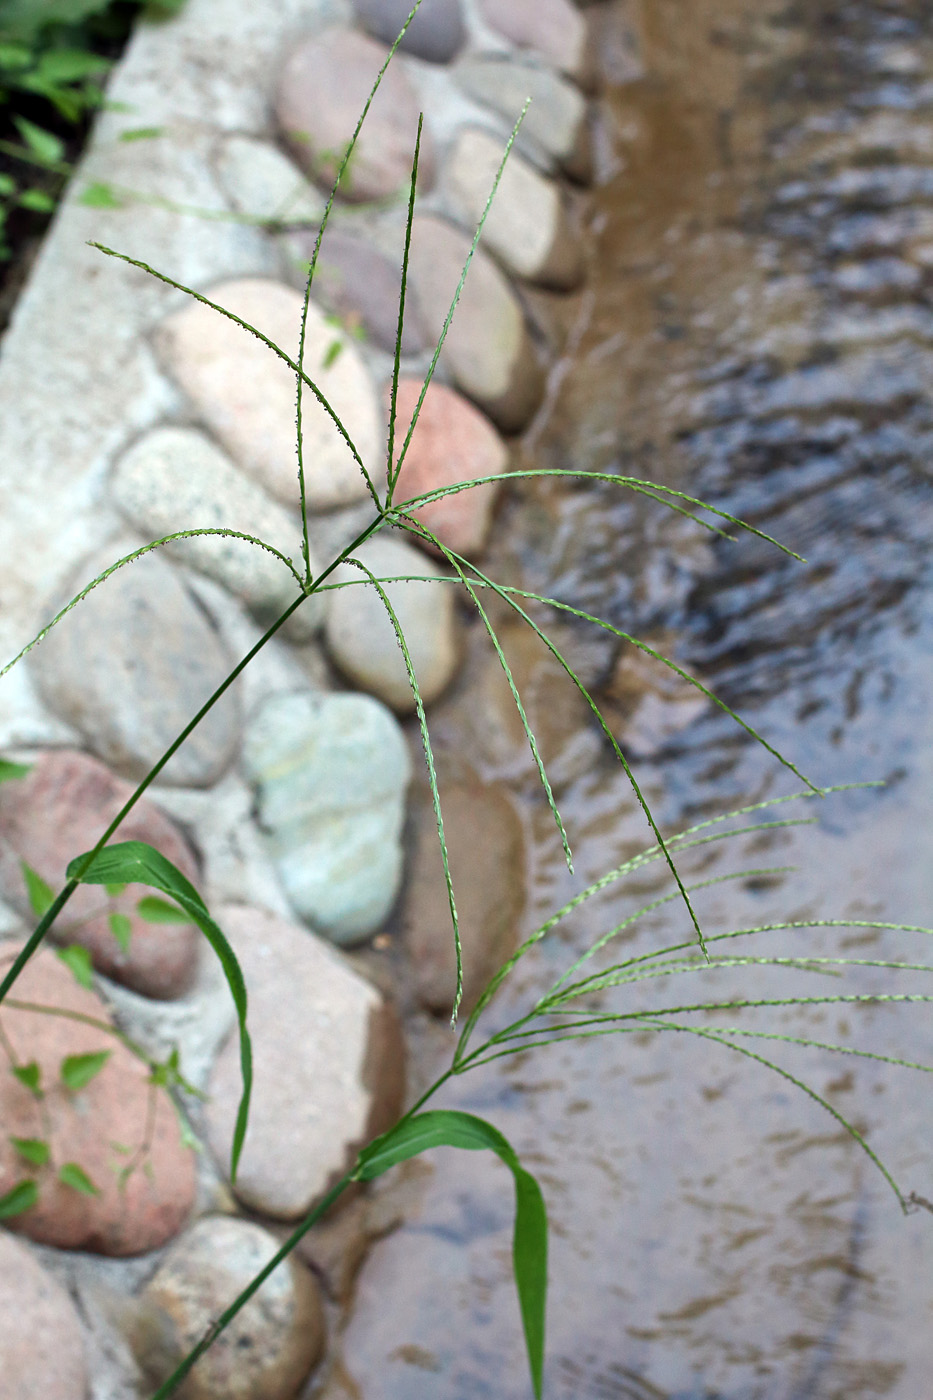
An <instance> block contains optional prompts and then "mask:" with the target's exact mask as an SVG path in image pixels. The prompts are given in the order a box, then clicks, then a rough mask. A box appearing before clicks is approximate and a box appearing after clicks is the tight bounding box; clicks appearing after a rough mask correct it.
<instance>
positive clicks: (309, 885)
mask: <svg viewBox="0 0 933 1400" xmlns="http://www.w3.org/2000/svg"><path fill="white" fill-rule="evenodd" d="M244 757H245V762H246V767H247V772H248V774H249V776H250V778H251V779H252V781H253V782H254V783H255V784H256V786H257V789H258V812H259V820H260V823H261V825H262V826H263V828H264V829H265V831H266V833H267V838H268V844H269V849H270V852H271V855H272V858H273V860H274V862H275V866H276V869H277V871H278V874H279V878H280V880H281V882H282V886H283V888H284V890H285V893H286V895H287V896H288V899H289V901H290V903H291V905H292V907H293V908H294V909H295V911H296V912H297V913H299V914H300V915H301V917H302V918H304V919H307V920H308V922H309V923H310V924H311V925H312V927H313V928H314V929H315V930H317V931H318V932H319V933H322V934H324V935H325V936H326V937H327V938H329V939H331V941H332V942H335V943H340V944H353V943H358V942H360V941H361V940H362V939H365V938H367V937H368V936H369V935H370V934H372V933H375V932H376V931H377V930H378V929H379V928H381V926H382V924H383V923H384V922H385V920H386V918H387V917H388V915H389V912H390V911H391V909H392V906H393V904H394V903H395V898H396V895H397V894H398V889H399V884H400V881H401V877H402V847H401V835H402V827H403V824H404V820H405V793H406V789H407V787H408V782H409V779H410V776H411V760H410V757H409V753H408V745H407V743H406V742H405V737H404V735H403V734H402V731H401V729H400V727H399V724H398V721H397V720H396V719H395V717H394V715H392V714H391V713H390V711H389V710H387V709H386V708H385V706H384V705H381V704H380V703H379V701H378V700H374V699H373V698H372V697H371V696H369V695H349V694H342V695H322V694H309V693H307V692H305V693H302V694H293V695H274V696H272V697H271V698H270V699H269V700H267V701H266V703H265V704H264V705H263V706H262V708H261V710H260V711H259V713H258V714H257V715H256V717H255V719H254V720H253V722H252V723H251V724H250V726H249V729H248V731H247V738H246V745H245V750H244Z"/></svg>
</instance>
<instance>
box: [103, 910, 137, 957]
mask: <svg viewBox="0 0 933 1400" xmlns="http://www.w3.org/2000/svg"><path fill="white" fill-rule="evenodd" d="M107 922H108V924H109V925H110V932H111V933H112V934H113V936H114V938H115V939H116V940H117V942H118V943H119V945H120V948H121V950H122V952H124V953H128V952H129V951H130V939H131V938H132V936H133V923H132V920H131V919H130V916H129V914H111V915H110V917H109V918H108V920H107Z"/></svg>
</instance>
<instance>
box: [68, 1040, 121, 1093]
mask: <svg viewBox="0 0 933 1400" xmlns="http://www.w3.org/2000/svg"><path fill="white" fill-rule="evenodd" d="M109 1059H110V1051H109V1050H92V1051H91V1052H90V1053H89V1054H87V1055H66V1056H65V1058H64V1059H63V1060H62V1065H61V1079H62V1083H63V1084H64V1086H65V1088H66V1089H71V1090H72V1091H76V1090H78V1089H83V1088H84V1086H85V1085H86V1084H90V1082H91V1080H92V1079H94V1078H95V1076H96V1075H98V1074H100V1072H101V1070H102V1069H103V1067H104V1065H105V1064H106V1063H107V1061H108V1060H109Z"/></svg>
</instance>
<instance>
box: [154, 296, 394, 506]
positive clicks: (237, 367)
mask: <svg viewBox="0 0 933 1400" xmlns="http://www.w3.org/2000/svg"><path fill="white" fill-rule="evenodd" d="M209 296H210V298H211V300H212V301H216V302H218V303H219V304H220V305H222V306H223V307H225V308H226V309H227V310H228V311H232V312H233V313H234V314H235V315H237V316H239V317H240V318H241V319H242V320H244V321H248V322H249V323H250V325H253V326H256V327H257V328H258V329H259V330H261V331H262V332H263V333H264V334H265V335H267V336H268V337H269V338H270V340H272V341H273V342H274V343H275V344H276V345H278V346H280V347H281V348H282V349H283V350H284V351H286V353H288V354H289V355H292V356H296V355H297V353H298V337H299V328H300V325H301V309H302V302H303V298H302V296H301V293H300V292H298V291H296V290H295V288H293V287H286V286H284V285H283V284H281V283H279V282H272V281H268V280H266V279H264V278H246V279H244V280H242V281H236V282H225V283H223V284H221V285H220V286H219V287H214V288H212V289H211V291H210V292H209ZM156 343H157V348H158V350H159V353H160V355H161V356H162V359H163V361H164V363H165V365H166V368H167V369H168V370H169V372H170V374H171V375H172V376H173V378H174V379H175V380H176V381H177V382H178V384H179V385H180V387H181V388H182V389H183V390H184V391H185V393H186V394H187V395H188V396H189V397H190V398H191V399H192V401H193V402H194V405H195V407H196V408H197V410H198V413H199V414H200V416H201V418H202V419H203V420H204V422H205V423H206V424H207V426H208V427H209V428H210V429H211V430H212V431H213V432H214V433H215V434H216V435H217V437H218V438H220V440H221V442H222V443H223V444H224V446H225V447H226V449H227V451H228V452H229V453H230V454H231V456H232V457H233V458H234V460H235V461H236V462H237V463H238V464H239V465H240V466H241V467H242V468H243V470H244V471H246V472H248V473H249V475H250V476H252V477H255V479H256V480H257V481H258V482H259V483H260V485H261V486H264V487H265V489H266V490H267V491H269V492H271V494H272V495H273V496H276V497H278V499H279V500H280V501H284V502H285V503H286V504H287V505H290V506H292V507H293V508H297V506H298V453H297V450H296V446H295V375H294V372H293V371H292V370H290V369H289V368H288V366H287V365H285V364H284V363H283V362H282V361H281V360H280V359H279V358H278V357H277V356H276V355H274V354H273V353H272V351H271V350H270V349H269V348H268V347H267V346H265V345H263V344H262V343H261V342H260V341H258V340H257V339H256V338H255V336H251V335H249V334H248V333H247V332H246V331H244V330H243V329H242V328H241V327H240V326H237V325H236V324H234V322H232V321H230V320H228V319H227V318H226V317H224V316H221V315H220V314H219V313H218V312H216V311H212V310H211V309H210V307H207V306H203V305H202V304H201V303H200V302H192V303H191V304H190V305H188V306H186V307H184V309H183V310H181V311H178V312H176V313H175V314H174V315H172V316H170V317H169V318H168V319H167V320H166V321H164V322H163V323H162V325H161V326H160V328H159V331H158V334H157V338H156ZM304 368H305V373H306V374H307V375H308V376H309V377H310V378H311V379H312V380H314V382H315V383H316V384H317V385H318V387H319V388H320V390H321V392H322V394H324V396H325V397H326V398H327V400H328V401H329V403H330V405H331V407H332V408H333V409H334V412H335V413H336V414H337V415H338V417H339V418H340V419H341V421H342V422H343V424H344V427H345V428H346V430H347V432H348V433H349V434H350V437H351V439H352V440H353V441H354V442H355V444H356V447H357V450H358V452H359V453H360V456H361V457H362V458H363V461H364V462H365V463H366V464H367V466H368V467H369V468H370V470H372V469H373V465H374V463H377V462H381V455H382V450H381V446H380V444H381V442H382V438H383V431H382V427H381V424H380V422H379V399H378V395H377V393H376V389H375V386H374V384H373V382H372V379H371V377H370V374H369V371H368V370H367V368H366V366H365V365H364V363H363V361H362V359H361V357H360V353H359V350H358V349H357V347H356V346H355V345H354V344H353V343H352V341H351V340H350V338H349V337H348V336H347V335H346V334H345V333H344V332H343V331H342V330H341V329H340V327H339V326H335V325H334V324H333V323H332V321H330V320H329V319H328V318H327V317H326V316H325V314H324V312H323V311H322V310H321V309H320V307H318V306H315V305H314V304H313V303H312V304H311V306H310V307H309V309H308V322H307V336H306V340H305V360H304ZM302 417H303V431H302V443H303V449H304V461H305V472H306V490H307V498H308V501H309V503H310V505H311V506H312V507H314V508H315V509H317V510H331V509H332V508H333V507H334V506H339V505H346V504H349V503H350V502H352V501H356V500H360V499H362V497H364V496H365V495H366V494H367V488H366V484H365V482H364V481H363V477H362V475H361V473H360V470H359V466H358V464H357V463H356V461H355V460H354V458H353V456H352V453H351V452H350V450H349V448H348V447H347V445H346V443H345V442H344V441H343V439H342V438H341V437H340V435H339V433H338V431H337V429H336V427H335V425H334V423H333V420H332V419H331V418H330V417H329V415H328V414H327V413H326V411H325V410H324V409H323V408H322V407H321V406H320V404H319V403H318V402H317V400H316V399H315V398H314V395H313V394H312V392H311V390H310V389H308V390H307V392H306V393H305V394H304V395H303V396H302Z"/></svg>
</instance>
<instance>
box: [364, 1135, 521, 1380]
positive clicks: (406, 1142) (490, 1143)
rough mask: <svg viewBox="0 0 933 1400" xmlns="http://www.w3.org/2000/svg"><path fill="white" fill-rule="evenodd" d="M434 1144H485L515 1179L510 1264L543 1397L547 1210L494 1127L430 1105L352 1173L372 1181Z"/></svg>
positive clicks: (374, 1147)
mask: <svg viewBox="0 0 933 1400" xmlns="http://www.w3.org/2000/svg"><path fill="white" fill-rule="evenodd" d="M432 1147H461V1148H465V1149H466V1150H467V1151H473V1152H475V1151H481V1150H483V1149H488V1150H489V1151H491V1152H494V1153H495V1154H496V1156H497V1157H499V1158H500V1160H501V1161H503V1162H504V1163H505V1165H506V1166H507V1167H508V1168H509V1170H510V1171H511V1173H512V1176H513V1178H514V1181H515V1233H514V1235H513V1241H512V1264H513V1267H514V1270H515V1286H516V1288H517V1289H518V1302H519V1307H520V1308H521V1314H522V1326H523V1328H524V1332H525V1344H526V1347H527V1349H528V1365H529V1368H530V1370H531V1380H532V1386H533V1388H534V1393H535V1397H536V1400H541V1393H542V1383H543V1370H544V1326H545V1310H546V1303H547V1211H546V1208H545V1205H544V1197H543V1196H542V1194H541V1188H540V1186H539V1185H538V1183H537V1181H536V1180H535V1178H534V1177H533V1176H532V1175H531V1173H530V1172H527V1171H526V1170H525V1168H524V1167H523V1166H522V1165H521V1163H520V1162H519V1160H518V1157H517V1156H516V1154H515V1151H514V1149H513V1148H512V1146H511V1144H510V1143H509V1142H508V1141H507V1140H506V1139H505V1138H504V1137H503V1136H502V1134H501V1133H500V1132H499V1131H498V1129H496V1128H494V1127H493V1126H492V1124H491V1123H487V1122H486V1121H485V1120H484V1119H482V1118H477V1117H476V1116H475V1115H474V1114H472V1113H460V1112H457V1111H454V1110H451V1109H430V1110H428V1112H426V1113H418V1114H416V1115H415V1116H414V1117H413V1118H406V1119H403V1120H402V1122H401V1123H399V1124H398V1125H397V1126H396V1127H395V1128H393V1129H392V1130H391V1131H390V1132H388V1133H385V1134H383V1136H382V1137H380V1138H377V1139H376V1140H375V1142H373V1143H371V1144H370V1146H369V1147H367V1148H365V1149H364V1150H363V1151H362V1152H361V1153H360V1157H359V1161H358V1163H357V1168H356V1171H355V1172H354V1176H355V1177H356V1178H357V1179H358V1180H360V1181H372V1180H373V1178H374V1177H377V1176H381V1175H382V1173H383V1172H386V1171H388V1170H389V1168H390V1167H394V1166H396V1165H397V1164H398V1163H399V1162H405V1161H407V1160H408V1159H409V1158H410V1157H417V1156H419V1155H420V1154H421V1153H422V1152H426V1151H427V1150H428V1149H429V1148H432Z"/></svg>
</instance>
